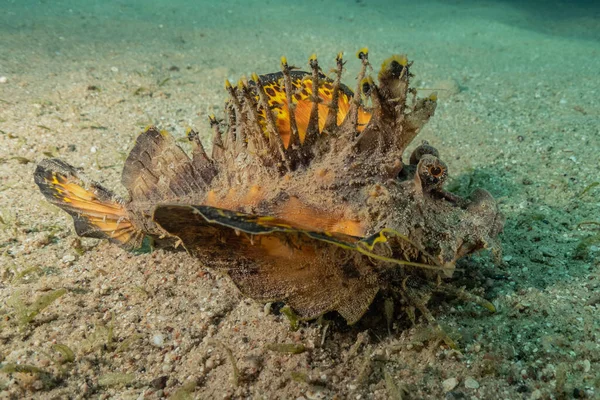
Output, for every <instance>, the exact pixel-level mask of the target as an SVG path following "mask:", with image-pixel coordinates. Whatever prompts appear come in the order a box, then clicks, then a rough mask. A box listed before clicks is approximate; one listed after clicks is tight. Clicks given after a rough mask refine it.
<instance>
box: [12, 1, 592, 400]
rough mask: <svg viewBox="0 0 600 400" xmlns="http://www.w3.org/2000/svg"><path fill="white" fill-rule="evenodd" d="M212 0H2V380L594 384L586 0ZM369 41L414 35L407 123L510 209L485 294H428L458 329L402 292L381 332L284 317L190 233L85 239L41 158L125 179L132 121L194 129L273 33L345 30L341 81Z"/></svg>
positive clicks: (436, 390) (555, 390)
mask: <svg viewBox="0 0 600 400" xmlns="http://www.w3.org/2000/svg"><path fill="white" fill-rule="evenodd" d="M203 3H205V2H192V1H189V2H183V1H180V0H179V1H176V2H169V3H168V4H167V2H159V1H147V2H144V3H143V4H144V5H143V7H142V2H127V1H116V0H113V1H105V2H94V1H89V2H80V1H75V0H71V1H53V2H46V1H16V0H13V1H10V0H4V1H2V4H1V8H0V77H5V78H4V79H0V217H1V220H0V298H1V299H2V303H1V308H0V316H1V320H0V329H1V330H0V362H1V364H0V368H1V369H0V398H7V399H12V398H15V399H16V398H42V399H58V398H61V399H62V398H103V399H104V398H119V399H158V398H178V399H183V398H201V399H208V398H265V399H271V398H297V399H302V398H304V399H320V398H324V399H329V398H338V399H346V398H348V399H371V398H373V399H386V398H393V399H398V398H402V399H442V398H445V399H562V398H599V396H600V389H598V388H599V387H600V312H599V310H600V269H599V268H600V249H599V246H600V232H599V227H600V219H599V218H600V212H599V210H600V200H599V199H600V186H596V185H597V182H598V181H600V177H599V175H598V169H599V168H600V101H599V100H598V96H599V95H600V79H598V71H599V70H600V62H599V61H598V60H600V8H598V6H593V3H591V2H590V3H587V4H586V3H584V2H580V3H577V2H576V3H573V2H566V1H565V2H542V1H540V2H532V3H523V2H516V1H515V2H510V1H456V2H446V1H439V2H436V1H430V0H424V1H420V2H417V3H416V4H413V3H408V2H395V1H389V2H385V1H361V0H357V1H307V2H298V1H297V2H275V1H271V2H269V1H264V2H263V1H224V2H212V3H208V2H207V4H203ZM365 45H366V46H369V49H370V55H371V60H372V62H373V64H374V66H375V68H376V69H377V67H378V63H379V62H381V61H382V60H383V59H384V58H386V57H388V56H389V55H391V54H394V53H406V54H408V55H409V57H410V58H411V59H412V60H414V66H413V69H412V72H413V73H414V74H415V79H414V81H413V82H415V84H416V86H418V87H421V88H424V89H423V90H422V91H421V94H426V93H427V90H425V89H433V88H435V89H438V93H439V97H440V101H439V106H438V109H437V112H436V115H435V117H434V118H433V119H432V120H431V121H430V122H429V124H428V125H427V126H426V128H425V129H424V131H423V132H422V133H421V135H420V137H419V139H426V140H428V141H429V142H431V143H432V144H433V145H434V146H436V147H437V148H438V149H439V150H440V153H441V157H442V158H443V159H444V160H445V162H446V163H447V164H448V165H449V168H450V173H451V175H452V177H453V180H452V182H450V185H453V187H454V188H455V190H457V191H459V192H461V193H468V192H469V191H470V190H472V189H473V188H475V187H483V188H485V189H487V190H489V191H490V192H491V193H492V194H493V195H494V196H495V197H496V198H497V199H499V201H500V205H501V209H502V211H503V213H504V214H505V215H506V218H507V223H506V227H505V231H504V234H503V235H502V242H503V256H502V262H501V263H500V264H498V265H495V264H494V263H493V262H492V260H491V259H490V258H489V257H487V255H486V254H481V255H478V256H476V257H472V258H471V259H470V260H466V261H465V262H464V263H463V264H462V268H463V272H462V273H460V274H457V277H456V280H457V282H458V283H459V284H464V285H466V286H467V287H468V289H470V290H473V291H475V292H479V293H482V294H484V296H485V297H486V298H488V299H490V300H491V301H492V302H493V303H494V304H495V305H496V306H497V308H498V312H497V313H496V314H489V313H488V312H487V311H486V310H483V309H480V308H478V307H477V306H475V305H472V304H465V303H462V302H460V301H456V300H452V299H443V298H442V299H436V300H435V301H433V302H432V304H431V307H432V311H433V313H434V315H435V316H436V318H438V320H439V321H440V323H441V324H442V325H443V326H444V327H445V329H446V330H447V331H448V332H450V333H451V334H452V335H454V336H455V337H456V338H457V340H458V343H459V346H460V348H459V351H456V350H451V349H448V348H447V347H446V346H445V345H443V343H441V341H440V340H439V337H437V336H436V335H434V334H432V331H431V329H429V328H428V326H427V324H426V323H425V322H423V321H419V323H418V324H417V325H415V326H412V325H411V324H410V323H409V322H408V321H406V318H403V317H402V316H399V318H398V320H397V321H395V323H394V326H393V329H392V333H391V334H388V332H387V329H386V328H385V326H383V325H382V324H381V323H379V324H368V323H365V322H363V323H359V324H358V325H356V326H353V327H345V326H344V325H343V323H341V321H339V320H337V319H335V318H334V319H333V320H332V322H331V324H330V326H329V327H328V328H327V329H325V328H324V327H323V326H321V325H318V324H316V323H314V322H312V323H303V324H302V325H301V328H300V329H299V330H297V331H291V330H290V327H289V323H288V322H287V320H286V319H285V317H284V316H282V315H278V314H277V313H274V312H270V311H269V310H268V309H267V308H265V307H264V305H262V304H259V303H256V302H254V301H252V300H250V299H247V298H244V297H243V296H242V295H240V294H239V293H238V292H237V291H236V289H235V288H234V286H233V285H232V284H231V282H230V281H229V280H228V279H227V278H226V277H223V276H220V275H218V274H216V273H214V272H211V271H209V270H206V269H204V268H203V267H202V266H200V265H199V264H198V263H197V262H195V261H194V260H192V259H191V258H189V257H188V256H187V255H186V254H185V253H182V252H181V253H167V252H163V251H155V252H153V253H151V254H141V255H135V254H132V253H128V252H126V251H123V250H121V249H119V248H117V247H116V246H113V245H110V244H108V243H105V242H99V241H96V240H93V239H82V240H81V242H78V241H77V240H76V237H75V235H74V232H73V227H72V222H71V219H70V218H69V217H68V216H67V215H66V214H65V213H63V212H61V211H59V210H57V209H55V208H53V207H52V206H49V205H48V204H47V203H46V202H45V201H44V199H43V197H42V196H41V194H40V193H39V192H38V190H37V187H36V186H35V184H34V182H33V170H34V169H35V165H36V163H37V162H38V161H40V160H41V159H43V158H45V157H48V156H52V157H61V158H63V159H65V160H68V161H69V162H70V163H72V164H73V165H75V166H76V167H82V168H83V169H84V170H85V172H86V173H87V175H88V176H90V177H91V178H93V179H95V180H97V181H99V182H101V183H102V184H103V185H105V186H106V187H110V188H114V189H115V190H116V191H117V192H118V193H119V194H124V189H123V188H122V187H121V186H120V173H121V168H122V165H123V160H124V157H125V156H126V154H127V152H128V151H129V149H130V148H131V147H132V145H133V141H134V139H135V137H136V136H137V134H139V133H140V132H141V130H142V129H143V128H144V127H145V126H148V125H157V126H158V127H160V128H161V129H166V130H169V131H170V132H172V133H173V134H174V135H175V136H177V137H183V136H184V132H185V130H186V128H188V127H195V128H196V129H197V130H198V131H199V132H200V134H201V135H202V136H203V137H204V138H208V137H209V135H210V129H209V126H208V123H207V116H208V115H209V114H210V113H213V112H214V113H217V114H219V113H221V112H222V109H223V102H224V100H225V98H226V96H225V92H224V90H223V81H224V79H226V78H229V79H231V80H232V81H237V79H238V78H239V77H240V76H242V75H249V74H250V73H251V72H254V71H256V72H258V73H268V72H273V71H276V70H277V69H278V68H279V67H278V65H279V58H280V56H281V55H286V56H287V58H288V60H290V62H292V63H294V64H296V65H305V63H306V61H307V59H308V56H309V55H310V54H312V53H314V52H316V53H317V54H318V55H319V57H320V61H321V64H322V65H323V66H328V65H330V66H332V67H333V65H334V58H335V55H336V54H337V53H338V52H339V51H345V52H346V55H347V57H346V58H347V59H348V64H347V69H348V71H347V73H346V74H345V82H346V83H348V84H349V85H350V86H351V87H353V86H354V82H353V77H354V76H356V72H357V71H358V62H356V61H353V54H354V52H355V51H356V50H357V49H358V48H360V47H362V46H365ZM413 146H414V144H413ZM410 150H411V149H409V151H410ZM61 289H65V290H61ZM56 290H61V291H60V292H55V291H56ZM63 292H64V294H63V295H62V296H60V297H59V298H58V299H56V300H55V301H53V302H52V303H51V304H50V305H49V306H48V307H46V308H45V309H43V310H42V311H41V312H40V313H39V314H38V315H32V314H31V313H32V310H33V309H34V305H35V302H36V300H38V302H39V300H40V299H44V298H48V297H50V296H52V295H53V294H61V293H63ZM373 314H376V310H374V311H373ZM370 320H371V321H372V320H377V318H375V317H373V318H371V319H370ZM274 343H288V344H289V343H294V344H298V345H303V346H304V347H305V349H306V351H304V352H303V353H301V354H290V353H286V352H278V351H273V350H269V349H268V347H269V345H270V344H274ZM271 348H272V347H271ZM234 366H235V367H234ZM234 371H237V372H235V373H234Z"/></svg>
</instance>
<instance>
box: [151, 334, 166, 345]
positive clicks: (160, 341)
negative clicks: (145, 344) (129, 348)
mask: <svg viewBox="0 0 600 400" xmlns="http://www.w3.org/2000/svg"><path fill="white" fill-rule="evenodd" d="M152 344H153V345H155V346H156V347H163V345H164V344H165V337H164V336H163V335H162V333H156V334H154V336H152Z"/></svg>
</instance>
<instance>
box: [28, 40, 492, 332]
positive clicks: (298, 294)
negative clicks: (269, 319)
mask: <svg viewBox="0 0 600 400" xmlns="http://www.w3.org/2000/svg"><path fill="white" fill-rule="evenodd" d="M358 58H359V60H360V62H361V64H362V66H361V70H360V73H359V75H358V78H357V85H356V89H355V90H354V91H352V90H351V89H349V88H348V87H347V86H345V85H344V84H342V83H341V77H342V70H343V67H344V61H343V60H342V56H341V54H340V55H338V57H337V59H336V63H337V65H336V68H335V69H334V70H332V71H331V73H330V74H329V76H326V75H324V74H323V72H322V70H321V68H320V67H319V63H318V61H317V58H316V57H315V56H312V57H310V59H309V66H310V70H309V72H301V71H298V70H297V69H296V68H294V67H291V66H289V65H288V63H287V61H286V59H285V58H282V62H281V67H282V71H281V72H277V73H273V74H268V75H262V76H257V75H256V74H253V75H252V78H251V80H244V79H242V80H241V81H240V82H239V83H238V84H237V85H235V86H232V85H231V84H230V83H229V82H226V89H227V91H228V92H229V100H228V102H227V103H226V117H225V119H224V121H220V120H217V119H216V118H215V117H214V116H211V117H210V124H211V126H212V129H213V131H214V134H213V139H212V154H211V155H210V156H209V155H208V154H207V152H206V151H205V148H204V147H203V145H202V143H201V141H200V140H199V138H198V135H197V134H196V133H195V132H190V133H189V134H188V138H189V141H190V143H191V146H192V151H191V157H189V156H188V155H187V154H186V152H185V151H184V150H182V149H181V148H180V147H179V146H178V145H177V144H176V142H175V140H174V138H173V137H172V136H170V135H169V134H168V133H166V132H162V131H158V130H157V129H155V128H149V129H147V130H146V131H145V132H144V133H142V134H141V135H140V136H139V137H138V138H137V141H136V143H135V145H134V147H133V149H132V150H131V153H130V154H129V157H128V158H127V160H126V162H125V167H124V170H123V176H122V184H123V185H124V186H125V188H127V190H128V192H129V199H128V200H123V199H120V198H118V197H117V196H115V195H114V194H113V193H112V192H110V191H109V190H107V189H105V188H103V187H102V186H100V185H99V184H97V183H94V182H91V181H89V180H88V179H86V178H85V177H84V176H83V175H82V174H81V173H80V172H79V171H77V170H76V169H75V168H73V167H72V166H70V165H69V164H67V163H65V162H63V161H60V160H58V159H50V160H44V161H42V162H41V163H40V164H39V166H38V167H37V170H36V171H35V182H36V183H37V184H38V185H39V187H40V190H41V191H42V193H43V194H44V195H45V196H46V198H47V199H48V201H49V202H51V203H52V204H55V205H57V206H58V207H60V208H62V209H63V210H65V211H66V212H68V213H69V214H71V216H72V217H73V219H74V222H75V230H76V232H77V234H79V235H80V236H86V237H93V238H102V239H108V240H110V241H111V242H114V243H117V244H119V245H121V246H122V247H124V248H127V249H132V248H136V247H138V246H140V244H141V242H142V239H143V238H144V237H150V238H154V239H156V240H157V241H158V242H160V243H161V244H162V246H164V247H176V246H180V245H182V246H183V247H185V249H186V250H187V251H188V252H189V254H191V255H192V256H193V257H195V258H197V259H199V260H200V261H201V263H202V264H203V265H205V266H208V267H210V268H214V269H216V270H220V271H224V272H226V273H227V274H228V275H229V276H230V277H231V279H232V280H233V282H234V283H235V284H236V285H237V287H238V288H239V289H240V290H241V291H242V292H243V293H244V294H245V295H247V296H249V297H251V298H253V299H256V300H259V301H263V302H267V301H281V302H285V303H287V304H288V305H289V306H290V307H291V308H292V309H293V310H294V311H295V312H296V314H297V315H298V316H299V317H300V318H302V319H313V318H316V317H318V316H320V315H322V314H324V313H326V312H329V311H337V312H338V313H339V314H341V315H342V316H343V317H344V318H345V319H346V321H347V322H348V323H349V324H353V323H355V322H357V321H358V320H359V319H360V318H361V317H362V315H363V314H364V313H365V311H366V310H367V309H368V307H369V305H370V304H371V303H372V301H373V299H374V298H375V295H376V294H377V293H378V292H380V291H385V292H386V293H391V294H392V295H393V296H392V297H394V298H396V299H401V300H403V304H405V310H409V309H411V308H412V309H413V310H414V309H415V307H416V308H417V309H418V310H420V311H421V312H422V313H423V314H424V315H425V317H426V318H427V319H429V320H432V318H433V317H432V316H431V314H430V313H429V312H428V310H427V308H426V303H427V299H428V298H429V294H430V293H431V292H432V291H444V292H447V293H453V294H455V295H458V296H461V297H462V298H466V299H469V300H473V301H476V302H478V303H479V304H482V305H484V306H486V307H487V308H489V309H490V310H493V306H492V305H491V304H490V303H488V302H486V301H484V300H482V299H479V298H478V297H476V296H473V295H469V294H467V293H465V292H463V291H459V290H456V289H452V286H451V285H443V284H441V283H440V282H441V281H442V279H441V278H448V277H451V276H452V273H453V271H454V269H455V264H456V262H457V260H458V259H460V258H461V257H464V256H466V255H469V254H472V253H474V252H475V251H477V250H480V249H483V248H489V247H495V246H497V236H498V234H499V233H500V232H501V230H502V227H503V219H502V217H501V214H500V213H499V211H498V207H497V205H496V202H495V201H494V199H493V198H492V196H491V195H490V194H489V193H488V192H486V191H485V190H481V189H478V190H475V192H473V194H472V195H471V196H470V197H469V198H461V197H459V196H457V195H454V194H452V193H449V192H447V191H445V190H444V188H443V185H444V181H445V180H446V177H447V174H448V167H447V165H446V164H445V163H444V162H443V161H441V160H440V158H439V155H438V151H437V150H436V149H435V148H433V147H432V146H430V145H429V144H427V143H423V144H422V145H420V146H418V147H417V148H416V149H415V150H414V151H413V152H412V155H411V156H410V157H409V159H408V162H405V161H403V153H404V151H405V150H406V148H407V146H408V145H409V144H410V143H411V142H412V141H413V139H414V138H415V136H416V135H417V134H418V133H419V131H420V130H421V129H422V127H423V126H424V125H425V123H426V122H427V121H428V120H429V118H430V117H431V116H432V115H433V114H434V111H435V108H436V98H435V96H430V97H427V98H421V99H417V96H416V90H415V89H412V88H410V86H409V81H410V78H411V76H412V74H411V73H410V69H411V65H412V63H411V62H409V61H408V59H407V58H406V56H403V55H396V56H392V57H390V58H389V59H387V60H385V61H384V62H383V64H382V65H381V69H380V71H379V74H378V76H377V83H376V81H375V79H373V78H372V77H371V76H369V74H368V71H370V64H369V57H368V52H367V50H366V49H363V50H361V51H359V53H358Z"/></svg>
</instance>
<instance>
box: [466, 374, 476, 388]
mask: <svg viewBox="0 0 600 400" xmlns="http://www.w3.org/2000/svg"><path fill="white" fill-rule="evenodd" d="M465 387H466V388H467V389H479V382H477V381H476V380H475V379H473V378H471V377H470V376H469V377H468V378H467V379H465Z"/></svg>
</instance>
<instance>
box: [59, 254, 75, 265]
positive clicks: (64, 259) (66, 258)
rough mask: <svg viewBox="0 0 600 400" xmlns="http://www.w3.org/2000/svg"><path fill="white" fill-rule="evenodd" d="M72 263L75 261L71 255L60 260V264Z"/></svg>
mask: <svg viewBox="0 0 600 400" xmlns="http://www.w3.org/2000/svg"><path fill="white" fill-rule="evenodd" d="M73 261H75V256H74V255H73V254H67V255H65V256H63V258H62V262H64V263H65V264H69V263H72V262H73Z"/></svg>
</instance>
